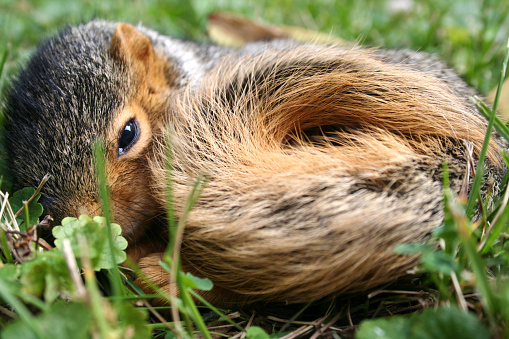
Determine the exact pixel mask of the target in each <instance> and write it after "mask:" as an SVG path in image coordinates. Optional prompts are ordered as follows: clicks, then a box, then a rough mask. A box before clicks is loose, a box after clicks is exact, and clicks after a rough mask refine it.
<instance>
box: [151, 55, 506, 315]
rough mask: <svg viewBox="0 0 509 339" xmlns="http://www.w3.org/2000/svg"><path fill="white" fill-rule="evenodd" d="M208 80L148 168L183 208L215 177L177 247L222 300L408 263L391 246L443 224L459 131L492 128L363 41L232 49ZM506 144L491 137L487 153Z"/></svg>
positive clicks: (371, 283) (381, 279) (258, 296)
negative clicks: (360, 45) (444, 175)
mask: <svg viewBox="0 0 509 339" xmlns="http://www.w3.org/2000/svg"><path fill="white" fill-rule="evenodd" d="M201 83H202V84H203V85H201V87H199V89H198V91H197V93H196V92H195V90H194V89H189V90H188V91H187V92H185V93H184V94H182V95H181V96H179V97H177V98H176V99H175V100H174V101H173V102H172V105H171V107H172V109H170V112H169V113H168V115H167V117H168V122H167V123H166V124H165V127H164V128H167V130H166V131H164V129H163V131H162V134H163V136H160V137H158V138H159V140H160V144H159V149H158V151H156V154H158V157H157V158H156V159H152V160H151V162H150V166H151V170H152V173H153V177H154V178H156V179H155V180H154V184H155V188H154V191H155V192H158V197H159V200H160V203H161V205H162V206H164V204H165V199H166V186H165V183H166V182H167V178H168V176H171V178H172V180H173V181H174V184H173V192H174V206H175V208H176V210H177V214H178V215H179V214H181V213H183V210H184V208H185V207H184V203H185V201H186V197H187V195H188V194H189V192H190V189H191V187H192V185H193V183H194V180H195V178H196V177H197V176H198V175H199V174H205V175H207V176H208V177H209V182H208V183H207V185H206V188H205V190H204V192H203V194H202V196H201V198H200V200H199V201H198V203H197V205H196V206H195V207H194V209H193V210H192V212H191V214H190V216H189V219H188V221H187V223H186V229H185V237H184V242H183V245H182V246H183V247H182V258H183V263H184V268H185V269H186V270H189V271H191V272H193V273H195V274H198V275H199V276H204V277H208V278H210V279H211V280H212V281H213V282H214V284H215V286H216V289H217V290H218V292H217V293H214V291H213V292H212V293H208V294H207V297H209V298H210V299H211V300H212V301H213V302H216V303H219V304H225V305H232V304H238V303H244V302H252V301H272V302H276V301H281V302H290V303H293V302H307V301H310V300H316V299H319V298H322V297H325V296H328V295H331V294H336V293H348V292H356V291H364V290H367V289H369V288H373V287H375V286H378V285H380V284H382V283H386V282H389V281H393V280H395V279H396V278H397V277H399V276H402V275H404V274H405V272H406V270H407V269H409V268H411V267H412V266H413V265H415V264H416V258H415V257H412V256H398V255H396V254H395V253H394V251H393V248H394V246H395V245H397V244H399V243H404V242H411V241H424V240H425V239H427V236H428V234H429V232H430V231H431V230H432V229H433V228H434V227H437V226H438V225H440V223H441V219H442V212H441V184H440V173H441V165H442V162H443V161H447V162H448V163H449V166H450V171H451V176H452V178H453V187H454V189H458V187H459V181H460V180H459V179H460V178H461V177H462V176H463V175H464V174H465V172H464V171H465V164H466V163H465V160H464V153H463V152H464V142H465V141H467V142H471V143H473V145H474V149H475V152H476V153H478V152H479V150H480V148H481V145H482V142H483V139H484V133H485V128H486V124H485V122H484V121H483V120H482V119H480V118H479V117H478V116H477V115H476V114H475V113H474V112H472V111H471V110H470V109H469V108H468V107H467V106H465V105H464V104H463V103H462V99H460V98H458V97H457V96H456V95H455V94H454V93H453V92H452V91H451V90H450V89H449V88H448V87H447V86H445V85H444V84H443V83H441V82H440V81H439V80H436V79H434V78H433V77H430V76H427V75H425V74H424V73H420V72H416V71H412V70H410V69H409V68H407V67H405V66H398V65H390V64H387V63H383V62H381V61H379V60H377V59H376V58H375V57H374V56H373V55H371V53H370V52H366V51H363V50H359V49H346V50H345V49H338V48H335V47H323V46H300V47H295V48H294V49H292V50H278V51H268V52H265V53H263V54H261V55H258V56H247V57H245V58H238V57H237V56H232V57H231V58H230V59H227V60H225V61H224V62H223V63H222V64H221V65H220V66H219V67H218V68H217V69H216V70H215V72H214V74H212V75H210V76H209V77H207V78H206V79H204V80H203V81H202V82H201ZM166 147H169V148H170V149H171V161H172V166H173V170H172V171H170V172H168V171H167V170H166V166H165V159H164V154H166V151H165V149H166ZM497 154H498V146H497V144H496V143H495V142H493V143H492V145H491V148H490V151H489V155H488V157H489V159H490V161H491V162H492V164H498V163H499V160H498V157H497ZM146 270H148V271H152V270H154V271H159V270H160V268H159V267H158V266H157V265H155V264H154V265H153V266H152V267H150V265H147V266H146ZM225 290H226V291H230V293H223V292H224V291H225Z"/></svg>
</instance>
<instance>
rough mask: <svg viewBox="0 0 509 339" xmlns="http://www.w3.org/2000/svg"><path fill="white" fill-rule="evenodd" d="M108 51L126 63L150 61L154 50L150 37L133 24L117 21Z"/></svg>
mask: <svg viewBox="0 0 509 339" xmlns="http://www.w3.org/2000/svg"><path fill="white" fill-rule="evenodd" d="M110 53H111V55H112V56H113V57H114V58H117V59H119V60H123V61H124V62H127V63H132V62H141V63H145V64H147V63H150V62H151V61H152V60H153V58H154V50H153V49H152V43H151V42H150V39H149V38H148V37H147V36H146V35H144V34H143V33H141V32H139V31H138V30H137V29H136V28H134V27H133V26H131V25H129V24H126V23H119V24H118V25H117V27H116V28H115V32H114V33H113V37H112V38H111V45H110Z"/></svg>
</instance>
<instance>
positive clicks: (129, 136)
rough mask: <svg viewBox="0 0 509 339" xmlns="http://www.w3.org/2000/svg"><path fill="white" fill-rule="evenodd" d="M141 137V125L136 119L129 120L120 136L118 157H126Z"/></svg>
mask: <svg viewBox="0 0 509 339" xmlns="http://www.w3.org/2000/svg"><path fill="white" fill-rule="evenodd" d="M139 137H140V124H139V123H138V121H137V120H136V119H131V120H129V121H128V122H127V123H126V124H125V126H124V128H123V129H122V130H121V131H120V134H119V136H118V155H124V154H126V153H127V151H129V149H131V147H133V146H134V144H135V143H136V141H138V139H139Z"/></svg>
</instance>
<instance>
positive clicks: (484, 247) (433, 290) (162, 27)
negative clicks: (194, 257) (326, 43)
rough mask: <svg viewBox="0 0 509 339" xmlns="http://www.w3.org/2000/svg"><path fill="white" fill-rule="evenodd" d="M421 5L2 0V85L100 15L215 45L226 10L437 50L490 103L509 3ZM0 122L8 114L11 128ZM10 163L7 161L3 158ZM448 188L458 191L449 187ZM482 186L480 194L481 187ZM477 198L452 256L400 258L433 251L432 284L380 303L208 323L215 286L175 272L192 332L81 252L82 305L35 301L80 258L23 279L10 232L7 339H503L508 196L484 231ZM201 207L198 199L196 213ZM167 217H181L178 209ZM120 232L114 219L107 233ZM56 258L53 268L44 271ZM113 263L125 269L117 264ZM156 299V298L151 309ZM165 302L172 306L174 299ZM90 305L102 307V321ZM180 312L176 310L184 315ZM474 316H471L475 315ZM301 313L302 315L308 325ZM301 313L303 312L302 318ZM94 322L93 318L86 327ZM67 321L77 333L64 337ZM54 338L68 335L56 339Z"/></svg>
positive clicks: (508, 30) (457, 230)
mask: <svg viewBox="0 0 509 339" xmlns="http://www.w3.org/2000/svg"><path fill="white" fill-rule="evenodd" d="M413 3H414V6H415V7H414V10H407V11H397V10H395V9H394V8H392V7H391V6H390V2H389V1H375V0H366V1H342V2H338V1H326V0H320V1H316V0H315V1H311V0H296V1H290V0H281V1H268V0H258V1H253V0H249V1H243V2H239V1H234V0H221V1H208V0H207V1H179V0H173V1H156V0H151V1H143V2H142V1H136V2H133V3H131V4H128V5H127V4H126V3H125V2H123V1H118V0H113V1H109V2H105V1H95V0H92V1H80V2H72V1H62V0H57V1H51V2H50V1H41V0H35V1H31V2H28V1H11V0H1V2H0V25H1V26H0V32H1V37H2V38H1V39H0V69H2V68H3V75H2V77H1V78H0V89H1V87H3V86H5V84H6V81H8V80H6V79H7V77H8V76H9V75H10V74H13V73H14V72H15V70H16V67H17V64H18V63H19V62H23V60H24V59H25V58H26V57H27V55H28V54H29V53H30V51H31V49H32V48H33V46H34V45H35V44H36V42H37V41H39V40H40V39H41V38H44V37H46V36H48V35H51V34H53V33H54V32H56V31H57V30H58V28H59V27H61V26H62V25H65V24H68V23H76V22H80V21H87V20H89V19H90V18H92V17H94V16H98V17H101V18H107V19H110V20H125V21H128V22H133V23H137V22H140V21H141V22H143V23H144V24H145V25H147V26H149V27H152V28H154V29H157V30H159V31H162V32H165V33H168V34H172V35H177V36H180V37H186V38H193V39H197V40H202V41H206V40H207V37H206V34H205V30H206V23H207V15H208V13H210V12H213V11H215V10H226V11H232V12H235V13H238V14H241V15H245V16H246V17H249V18H252V19H255V20H259V21H262V22H265V23H270V24H277V25H294V26H299V27H306V28H309V29H312V30H316V31H320V32H322V33H325V34H332V35H337V36H340V37H342V38H344V39H346V40H350V41H359V42H360V43H362V44H366V45H374V46H384V47H390V48H411V49H419V50H424V51H428V52H432V53H437V54H438V55H440V56H441V57H442V58H444V59H445V60H447V61H448V62H449V63H450V64H451V65H452V66H453V67H454V68H455V69H456V70H457V71H458V72H460V73H461V74H462V75H463V76H464V77H465V79H466V80H467V81H468V82H469V83H470V84H471V85H473V86H474V87H476V88H477V89H478V90H479V91H480V93H481V94H486V93H487V92H488V91H489V90H491V89H492V88H494V87H495V86H496V85H497V84H499V83H500V82H501V81H502V80H503V79H504V77H503V76H499V74H500V70H501V69H503V67H502V62H503V59H504V53H505V46H506V41H507V37H508V36H509V19H508V16H507V13H509V2H507V1H505V0H485V1H474V0H469V1H463V2H458V1H456V2H453V1H451V2H449V3H447V2H444V1H439V0H415V1H413ZM4 60H6V62H5V67H4V66H3V65H4V62H3V61H4ZM506 62H507V60H506ZM0 74H1V73H0ZM478 105H479V107H480V110H481V111H482V112H483V113H484V114H485V115H486V116H487V118H490V117H491V118H492V119H493V124H494V126H495V128H497V129H498V130H499V132H500V134H501V135H506V136H509V130H508V129H507V127H505V125H504V124H503V122H501V121H500V120H498V119H496V118H494V116H493V115H492V111H491V110H490V109H489V108H488V107H487V106H485V105H483V103H482V102H478ZM0 108H1V106H0ZM1 118H2V116H1V114H0V123H1ZM1 158H2V157H1V156H0V160H2V159H1ZM481 158H482V157H481ZM0 166H2V167H1V168H2V169H3V168H4V163H3V162H2V163H0ZM480 167H482V166H479V165H478V167H477V168H480ZM2 172H3V170H2ZM3 184H4V185H6V186H8V179H7V180H5V179H4V181H3ZM444 184H445V186H446V187H447V182H445V183H444ZM475 185H476V186H477V185H478V181H476V183H475ZM103 187H104V186H103ZM199 188H200V184H199V183H197V186H196V190H197V191H199ZM478 192H479V190H478V189H475V190H473V193H472V195H471V196H470V197H469V200H468V202H467V206H465V205H464V204H462V203H461V202H458V201H456V199H455V197H454V196H452V193H450V192H449V191H447V190H446V199H445V201H446V203H445V207H444V208H445V215H446V222H445V224H444V226H443V227H442V228H439V229H438V230H437V231H436V232H435V236H436V238H437V239H439V242H440V243H441V244H443V248H442V250H441V251H432V250H431V249H430V248H429V247H426V246H415V245H409V246H407V247H402V248H401V249H400V250H401V251H402V252H406V253H409V252H419V253H421V254H422V258H423V260H422V261H423V264H422V266H421V267H420V270H422V271H423V272H425V275H424V278H421V280H418V281H411V282H408V283H403V284H400V285H398V286H396V287H395V286H390V287H387V288H386V289H384V290H379V291H373V292H372V293H371V294H370V295H369V296H356V297H351V298H348V299H340V300H336V301H334V302H329V303H323V304H317V305H311V306H310V305H305V306H299V307H301V309H299V308H295V309H290V310H288V309H284V310H282V311H281V313H279V312H278V311H279V310H278V309H273V310H270V312H271V313H270V314H269V313H268V312H269V311H268V310H264V309H261V310H260V309H259V310H258V312H257V313H249V314H247V315H240V316H239V315H238V314H237V313H231V314H228V317H225V316H224V315H223V314H222V313H221V312H220V311H219V310H216V309H212V308H210V309H212V310H210V309H209V310H203V309H202V310H201V315H200V314H199V312H198V309H197V308H196V306H193V302H192V298H190V297H189V295H195V293H196V292H195V290H196V289H197V288H208V287H207V283H206V282H203V281H199V280H195V279H194V278H193V277H186V276H184V275H181V274H174V276H175V277H176V279H177V280H178V281H177V283H178V284H179V286H180V287H181V289H182V290H185V291H187V292H188V293H189V295H188V294H187V293H186V294H184V298H182V299H181V300H176V299H173V303H174V304H177V305H178V306H177V307H176V308H178V309H179V310H180V311H181V314H182V317H183V321H182V325H181V324H180V323H179V322H174V323H165V322H163V321H160V320H157V318H156V317H155V316H153V317H152V320H151V324H150V325H147V321H146V320H145V317H146V316H147V314H148V312H146V309H152V310H154V312H153V314H157V309H154V308H152V307H150V306H147V305H145V310H143V308H142V309H134V308H132V307H131V306H130V305H131V304H130V303H129V302H128V301H129V300H131V299H132V295H133V292H132V291H129V290H126V289H125V288H124V287H123V285H122V284H120V283H119V279H123V281H124V282H125V281H126V279H127V273H126V272H125V271H121V272H118V271H117V270H114V271H113V279H112V280H110V281H113V282H112V283H111V284H112V285H110V287H109V288H108V285H109V284H110V283H109V282H108V281H109V279H107V278H105V277H104V276H102V277H101V274H99V276H98V277H96V274H95V273H94V270H93V269H92V268H91V265H92V263H91V262H90V263H87V260H88V261H90V260H92V261H93V260H94V259H93V258H88V259H87V256H90V255H91V254H90V253H89V254H85V258H82V257H79V256H78V255H77V254H73V255H74V256H78V261H79V262H80V265H82V267H83V268H84V272H85V286H83V291H82V294H81V295H80V294H74V293H76V291H75V290H74V289H73V288H70V287H69V290H66V289H65V288H62V290H59V293H64V292H65V293H72V296H73V300H75V302H74V303H71V304H70V305H69V304H66V303H61V302H58V300H57V301H56V302H55V303H53V304H52V303H50V302H48V300H49V299H51V298H49V296H50V295H51V293H55V291H46V290H44V291H43V292H41V293H43V294H44V295H45V297H46V298H45V299H46V302H41V301H40V300H39V299H35V298H31V297H30V296H29V295H27V293H26V291H25V290H23V289H22V288H21V287H23V288H25V289H26V288H27V286H25V285H23V284H22V283H21V281H25V282H26V281H30V282H31V284H30V285H29V286H34V285H37V283H40V281H39V280H37V279H35V278H33V276H32V275H31V274H32V273H31V272H33V270H35V269H41V267H53V268H55V267H59V266H58V265H60V264H62V263H67V262H69V261H68V260H70V261H72V260H71V259H65V260H66V261H62V260H63V259H62V258H60V257H58V255H56V257H52V256H47V258H46V257H45V255H40V257H39V262H36V263H35V264H33V266H32V267H34V268H30V267H29V266H28V265H27V264H23V265H21V266H23V267H24V268H23V269H21V271H16V270H12V269H11V268H10V267H12V266H11V265H10V263H12V262H13V261H14V259H13V258H12V254H11V253H10V251H8V250H6V247H7V246H6V243H7V242H6V240H5V239H6V236H5V233H4V232H0V236H1V238H2V239H1V240H2V243H3V245H2V246H1V247H2V249H3V251H2V253H1V254H0V259H1V260H0V267H3V268H2V275H1V279H0V298H1V299H2V301H5V302H7V303H8V304H9V305H11V307H6V306H5V304H4V302H2V306H0V312H1V313H2V314H3V315H2V316H0V331H1V329H3V328H5V327H6V326H8V327H9V329H8V330H6V331H5V332H3V336H5V337H6V338H9V336H10V337H14V336H17V337H24V338H25V337H26V338H31V337H41V338H42V337H45V336H47V334H46V333H45V330H46V329H47V327H48V326H50V327H55V328H59V327H62V329H61V331H60V332H61V333H62V334H61V335H62V336H60V337H61V338H65V337H66V336H67V337H68V335H69V333H72V334H73V337H79V336H78V335H77V334H79V333H84V334H83V337H86V336H87V333H88V334H90V333H95V334H96V335H99V336H100V337H102V338H107V337H112V338H113V337H122V336H123V335H126V336H127V335H128V334H133V333H134V334H133V335H134V336H133V337H144V336H145V337H146V336H148V335H147V333H149V331H148V330H147V329H150V330H154V336H155V337H164V336H167V337H172V335H178V336H181V337H191V336H193V335H194V332H193V331H194V330H195V329H194V327H193V326H192V323H193V322H194V323H195V324H197V326H198V327H199V328H200V330H201V332H202V335H203V336H204V337H209V336H211V334H210V333H209V332H213V331H216V329H217V328H218V327H219V328H220V326H231V328H228V331H227V332H225V333H227V335H233V334H236V333H239V331H240V330H239V329H238V326H239V324H241V325H242V327H244V328H246V327H249V328H250V329H249V332H248V337H253V338H254V337H259V338H266V337H268V336H267V334H265V332H264V331H263V330H271V331H274V332H275V333H278V332H280V333H284V334H287V335H289V336H290V337H291V336H292V335H297V333H302V334H303V335H307V336H310V335H312V333H314V331H315V329H317V328H320V327H321V325H323V324H328V325H330V327H326V328H324V327H322V329H324V331H325V332H327V334H328V335H330V336H332V337H338V336H341V337H345V336H346V337H348V336H351V335H352V333H353V332H354V331H356V330H358V332H357V335H358V336H359V337H360V338H373V337H375V335H376V334H377V333H380V330H382V331H383V332H384V333H388V334H390V335H388V336H387V337H391V338H406V337H411V336H412V334H413V333H414V332H412V331H415V330H416V329H418V330H420V333H421V335H422V334H423V333H424V336H423V337H426V335H428V337H432V334H430V333H432V330H434V329H438V331H439V332H438V333H439V334H440V335H441V336H442V337H446V336H451V337H452V336H458V335H461V333H463V332H461V330H465V331H467V332H466V333H467V334H468V335H469V336H476V337H479V338H482V337H485V336H486V335H487V333H488V336H489V335H491V336H492V337H502V336H508V335H509V330H508V325H509V311H508V309H509V297H508V295H509V283H508V282H507V281H508V279H507V276H508V274H509V251H508V245H507V244H506V241H505V239H506V238H507V233H506V229H507V221H508V219H509V209H508V208H506V204H507V199H506V200H502V201H501V202H498V203H497V204H496V206H495V209H494V210H493V211H492V212H490V213H487V214H483V216H482V218H481V219H480V221H479V222H478V223H473V222H472V221H471V219H470V217H469V216H468V213H465V210H467V211H468V210H471V209H472V208H473V206H474V205H475V204H476V203H477V201H478V200H477V198H478ZM103 194H105V193H103ZM193 199H194V198H193V196H191V197H190V201H189V208H191V206H192V200H193ZM169 201H171V200H170V199H169ZM504 201H505V202H504ZM168 211H171V207H169V208H168ZM169 219H170V220H171V219H172V218H171V217H170V218H169ZM109 224H110V223H109V222H108V221H107V222H106V225H109ZM87 227H92V228H93V227H96V226H87ZM173 229H174V230H175V233H178V225H174V228H173ZM84 233H86V232H84ZM106 234H107V239H108V246H110V247H114V244H113V239H112V237H111V231H109V232H107V233H106ZM87 241H89V243H88V245H87V246H83V245H82V248H87V247H90V248H93V246H95V245H93V244H91V243H90V241H91V240H87ZM177 245H178V244H177ZM97 246H104V244H102V245H97ZM412 246H413V247H412ZM177 247H178V246H177ZM71 252H72V251H71ZM85 252H86V251H85ZM112 252H113V251H111V252H107V255H112ZM62 253H66V252H65V251H62ZM67 254H69V250H67ZM71 257H72V256H71ZM170 257H171V259H169V258H170ZM45 260H46V262H47V261H49V262H50V263H52V265H49V266H45V265H46V264H45ZM110 260H112V261H115V258H114V256H113V258H111V259H110ZM166 262H167V263H173V266H172V265H169V266H167V269H168V270H169V271H172V270H174V269H175V267H176V265H177V266H178V257H176V256H174V253H173V254H172V253H170V252H169V253H168V257H167V260H166ZM56 263H60V264H58V265H57V264H56ZM5 267H7V269H6V268H5ZM45 269H46V268H45ZM52 272H53V273H52V277H53V278H52V279H54V281H53V282H55V281H59V282H61V283H62V284H63V286H74V285H73V283H72V282H69V281H67V280H65V279H67V278H65V277H62V276H60V275H59V274H60V273H59V272H58V271H56V270H53V271H52ZM173 272H174V271H173ZM486 272H488V273H489V275H487V274H486ZM32 278H33V279H35V280H33V279H32ZM23 279H25V280H23ZM62 279H63V280H62ZM103 281H106V283H103ZM53 282H52V283H53ZM66 284H70V285H66ZM12 286H19V288H18V289H16V288H13V287H12ZM52 286H53V285H52ZM53 288H54V287H53ZM100 289H102V290H103V291H104V290H113V292H112V293H111V294H110V295H111V298H105V297H103V296H101V294H100V293H99V290H100ZM133 289H135V287H134V286H133ZM65 293H64V294H65ZM149 297H150V296H146V298H147V300H148V298H149ZM166 297H167V298H168V299H171V297H170V296H166ZM48 298H49V299H48ZM27 305H28V306H27ZM88 305H91V308H92V309H93V311H92V312H91V311H90V310H89V309H88ZM430 306H433V307H434V308H435V309H437V310H436V311H429V312H423V313H417V314H414V315H411V316H405V317H402V316H397V314H410V313H413V312H415V311H417V310H422V309H423V308H426V307H430ZM439 306H441V307H440V308H439ZM176 308H175V307H174V310H175V309H176ZM466 310H470V311H469V312H468V313H467V312H465V311H466ZM163 311H164V310H163ZM218 313H219V315H217V314H218ZM301 313H303V316H302V315H301V316H299V317H297V315H299V314H301ZM69 314H72V318H76V317H79V318H80V319H81V320H83V321H82V323H86V326H88V327H86V328H85V327H84V326H85V325H83V324H81V325H80V324H78V323H77V322H76V321H74V322H73V321H72V319H71V318H69ZM474 314H475V316H474ZM292 315H295V317H294V318H293V319H292ZM384 315H392V317H389V318H382V319H378V320H374V321H366V322H362V323H361V320H363V319H371V318H379V317H380V316H384ZM11 318H19V319H21V321H18V322H16V323H17V324H22V325H10V324H11V322H12V319H11ZM225 318H228V319H230V318H233V320H235V321H234V322H233V324H231V322H232V321H231V320H230V322H225V321H224V319H225ZM85 319H90V321H89V322H86V321H84V320H85ZM136 319H138V320H136ZM140 319H141V320H140ZM201 319H202V320H201ZM221 319H223V320H221ZM64 323H67V324H68V325H66V326H68V327H72V326H74V328H70V329H66V328H63V327H65V326H63V325H62V324H64ZM126 324H127V326H126ZM253 324H256V325H257V326H254V325H253ZM359 324H360V326H359ZM45 326H46V327H45ZM80 326H81V327H80ZM207 326H208V328H209V329H207ZM27 328H28V329H29V330H27ZM168 328H169V329H168ZM211 328H212V329H211ZM262 328H263V330H262ZM26 331H28V332H26ZM260 331H261V332H260ZM440 331H441V332H440ZM51 333H54V332H51ZM172 333H177V334H172ZM451 333H452V334H451ZM414 334H415V333H414ZM449 334H450V335H449ZM75 335H76V336H75ZM3 336H2V337H3ZM53 338H59V336H58V335H57V334H55V335H54V336H53Z"/></svg>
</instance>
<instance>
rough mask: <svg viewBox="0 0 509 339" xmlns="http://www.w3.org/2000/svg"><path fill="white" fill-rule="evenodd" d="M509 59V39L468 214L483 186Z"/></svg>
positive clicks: (469, 200) (470, 213)
mask: <svg viewBox="0 0 509 339" xmlns="http://www.w3.org/2000/svg"><path fill="white" fill-rule="evenodd" d="M508 60H509V40H508V44H507V49H506V52H505V57H504V62H503V64H502V70H501V72H500V81H499V85H498V88H497V94H496V96H495V102H494V103H493V109H492V112H491V116H490V119H489V121H488V128H487V131H486V137H485V138H484V143H483V145H482V149H481V153H480V154H479V160H478V161H477V171H476V175H475V178H474V183H473V184H472V188H471V191H470V196H469V197H468V203H467V215H469V216H470V215H472V212H473V210H474V205H475V202H476V199H477V196H478V192H479V189H480V187H481V181H482V178H483V175H484V171H483V169H484V160H485V158H486V152H487V151H488V146H489V142H490V137H491V131H492V129H493V125H494V124H495V117H496V111H497V107H498V102H499V100H500V93H501V90H502V85H503V83H504V79H505V74H506V70H507V62H508Z"/></svg>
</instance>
